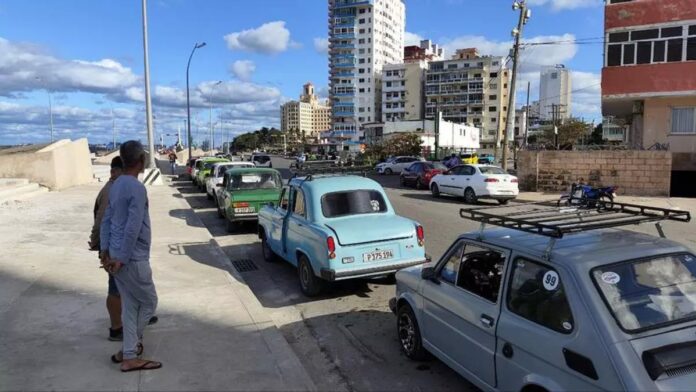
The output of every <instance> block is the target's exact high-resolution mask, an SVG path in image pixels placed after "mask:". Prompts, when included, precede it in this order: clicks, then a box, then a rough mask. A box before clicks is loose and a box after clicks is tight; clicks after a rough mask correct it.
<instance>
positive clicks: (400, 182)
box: [399, 176, 406, 186]
mask: <svg viewBox="0 0 696 392" xmlns="http://www.w3.org/2000/svg"><path fill="white" fill-rule="evenodd" d="M399 184H401V186H406V180H404V176H399Z"/></svg>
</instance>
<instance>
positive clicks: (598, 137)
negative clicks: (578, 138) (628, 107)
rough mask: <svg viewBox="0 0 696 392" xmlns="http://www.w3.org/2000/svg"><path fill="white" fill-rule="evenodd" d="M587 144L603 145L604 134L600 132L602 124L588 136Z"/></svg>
mask: <svg viewBox="0 0 696 392" xmlns="http://www.w3.org/2000/svg"><path fill="white" fill-rule="evenodd" d="M589 144H604V132H603V131H602V123H599V124H598V125H597V126H596V127H595V128H594V130H593V131H592V135H590V141H589Z"/></svg>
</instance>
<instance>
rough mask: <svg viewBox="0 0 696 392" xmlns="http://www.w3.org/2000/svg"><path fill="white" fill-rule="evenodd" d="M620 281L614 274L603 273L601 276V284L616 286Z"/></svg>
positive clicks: (617, 275)
mask: <svg viewBox="0 0 696 392" xmlns="http://www.w3.org/2000/svg"><path fill="white" fill-rule="evenodd" d="M620 281H621V277H620V276H619V274H617V273H616V272H611V271H609V272H605V273H603V274H602V282H604V283H607V284H617V283H619V282H620Z"/></svg>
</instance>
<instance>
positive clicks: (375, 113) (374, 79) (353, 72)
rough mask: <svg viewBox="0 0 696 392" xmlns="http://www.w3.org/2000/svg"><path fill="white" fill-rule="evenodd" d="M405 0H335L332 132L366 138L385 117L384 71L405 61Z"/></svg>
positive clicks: (331, 12) (331, 14)
mask: <svg viewBox="0 0 696 392" xmlns="http://www.w3.org/2000/svg"><path fill="white" fill-rule="evenodd" d="M405 19H406V7H405V5H404V3H403V0H329V69H330V71H329V73H330V75H329V90H330V91H329V95H330V101H331V106H332V110H333V112H332V130H333V133H334V134H336V135H343V136H349V137H351V139H353V140H359V139H360V137H361V134H360V132H361V128H362V124H366V123H371V122H378V121H380V120H381V118H382V114H381V111H382V102H381V100H382V92H381V89H382V68H383V67H384V65H386V64H396V63H401V62H402V56H403V47H404V28H405Z"/></svg>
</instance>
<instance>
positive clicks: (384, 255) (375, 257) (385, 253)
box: [363, 249, 394, 262]
mask: <svg viewBox="0 0 696 392" xmlns="http://www.w3.org/2000/svg"><path fill="white" fill-rule="evenodd" d="M393 257H394V251H393V250H391V249H385V250H376V251H374V252H370V253H363V261H364V262H370V261H379V260H388V259H391V258H393Z"/></svg>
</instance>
